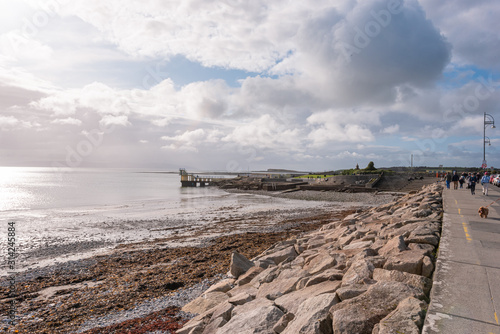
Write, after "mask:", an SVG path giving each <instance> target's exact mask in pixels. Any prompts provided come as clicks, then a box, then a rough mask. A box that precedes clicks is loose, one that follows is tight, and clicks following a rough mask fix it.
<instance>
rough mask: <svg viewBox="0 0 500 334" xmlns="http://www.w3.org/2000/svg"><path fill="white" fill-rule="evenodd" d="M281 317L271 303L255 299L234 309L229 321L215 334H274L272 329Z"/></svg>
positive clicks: (278, 310) (277, 309)
mask: <svg viewBox="0 0 500 334" xmlns="http://www.w3.org/2000/svg"><path fill="white" fill-rule="evenodd" d="M283 315H284V313H283V312H282V311H281V310H280V309H279V308H278V307H276V306H275V305H274V304H273V302H272V301H270V300H268V299H265V298H260V299H256V300H254V301H252V302H249V303H246V304H245V305H242V306H238V307H236V308H235V309H234V310H233V315H232V317H231V320H229V321H228V322H227V324H225V325H224V326H222V327H221V328H219V329H218V330H217V334H235V333H238V334H275V332H274V330H273V327H274V325H275V324H276V323H277V322H278V320H280V318H281V317H282V316H283Z"/></svg>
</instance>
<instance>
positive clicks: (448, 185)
mask: <svg viewBox="0 0 500 334" xmlns="http://www.w3.org/2000/svg"><path fill="white" fill-rule="evenodd" d="M450 182H451V174H450V173H446V188H448V189H450Z"/></svg>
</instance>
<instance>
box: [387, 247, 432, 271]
mask: <svg viewBox="0 0 500 334" xmlns="http://www.w3.org/2000/svg"><path fill="white" fill-rule="evenodd" d="M423 253H424V252H422V251H415V250H409V251H405V252H402V253H399V254H397V255H393V256H391V257H389V258H388V259H387V262H386V263H385V264H384V269H387V270H399V271H405V272H407V273H410V274H416V275H421V274H422V263H423V260H424V254H423Z"/></svg>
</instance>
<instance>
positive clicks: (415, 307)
mask: <svg viewBox="0 0 500 334" xmlns="http://www.w3.org/2000/svg"><path fill="white" fill-rule="evenodd" d="M426 308H427V303H426V302H424V301H421V300H418V299H416V298H413V297H408V298H406V299H404V300H402V301H401V302H400V303H399V305H398V307H397V308H396V309H395V310H394V311H392V312H391V313H389V315H387V317H385V318H384V319H382V320H381V321H380V323H379V324H378V326H376V328H374V330H373V334H393V333H405V334H420V330H421V328H422V325H423V322H424V317H425V311H424V310H425V309H426Z"/></svg>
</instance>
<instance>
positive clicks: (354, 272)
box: [342, 260, 375, 286]
mask: <svg viewBox="0 0 500 334" xmlns="http://www.w3.org/2000/svg"><path fill="white" fill-rule="evenodd" d="M373 270H375V267H374V266H373V264H372V263H371V262H369V261H366V260H360V261H357V262H355V263H353V264H352V265H351V267H350V268H349V269H348V270H347V272H346V273H345V274H344V277H343V278H342V286H347V285H353V284H360V283H370V282H371V278H372V275H373Z"/></svg>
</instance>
